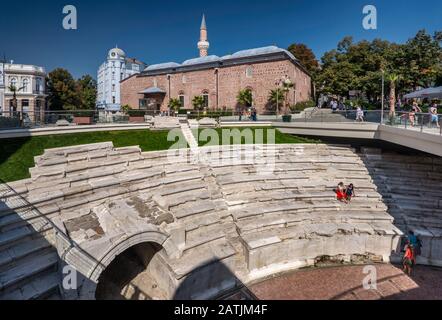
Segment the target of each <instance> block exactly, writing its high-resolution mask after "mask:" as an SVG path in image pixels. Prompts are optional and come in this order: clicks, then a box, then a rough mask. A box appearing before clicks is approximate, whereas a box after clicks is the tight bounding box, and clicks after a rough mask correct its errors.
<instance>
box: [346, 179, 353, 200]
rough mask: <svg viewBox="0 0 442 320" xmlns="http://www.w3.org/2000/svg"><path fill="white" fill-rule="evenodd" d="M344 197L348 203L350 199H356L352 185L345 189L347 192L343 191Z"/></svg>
mask: <svg viewBox="0 0 442 320" xmlns="http://www.w3.org/2000/svg"><path fill="white" fill-rule="evenodd" d="M345 195H346V198H347V201H348V202H350V201H351V198H353V197H356V194H355V187H354V185H353V183H350V185H349V186H348V187H347V190H346V191H345Z"/></svg>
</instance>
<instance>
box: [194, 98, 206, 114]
mask: <svg viewBox="0 0 442 320" xmlns="http://www.w3.org/2000/svg"><path fill="white" fill-rule="evenodd" d="M192 105H193V107H194V108H195V109H196V110H198V117H199V112H200V111H201V110H203V109H204V106H205V101H204V97H203V96H195V97H193V99H192Z"/></svg>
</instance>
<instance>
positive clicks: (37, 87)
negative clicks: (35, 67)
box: [35, 78, 43, 93]
mask: <svg viewBox="0 0 442 320" xmlns="http://www.w3.org/2000/svg"><path fill="white" fill-rule="evenodd" d="M35 91H37V92H38V93H41V92H42V91H43V88H42V86H41V79H40V78H37V79H36V80H35Z"/></svg>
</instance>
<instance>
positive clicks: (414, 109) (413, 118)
mask: <svg viewBox="0 0 442 320" xmlns="http://www.w3.org/2000/svg"><path fill="white" fill-rule="evenodd" d="M420 112H422V109H421V108H419V105H418V104H417V102H416V101H415V102H413V106H412V107H411V111H410V113H409V114H408V119H409V120H410V122H411V126H412V127H414V126H415V125H416V113H420Z"/></svg>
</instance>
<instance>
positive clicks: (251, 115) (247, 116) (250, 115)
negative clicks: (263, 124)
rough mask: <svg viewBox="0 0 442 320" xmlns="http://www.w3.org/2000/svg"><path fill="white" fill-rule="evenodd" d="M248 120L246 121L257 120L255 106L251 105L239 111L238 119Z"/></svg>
mask: <svg viewBox="0 0 442 320" xmlns="http://www.w3.org/2000/svg"><path fill="white" fill-rule="evenodd" d="M243 120H248V121H258V111H257V110H256V108H255V107H251V108H248V109H243V110H242V111H240V112H239V121H243Z"/></svg>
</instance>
